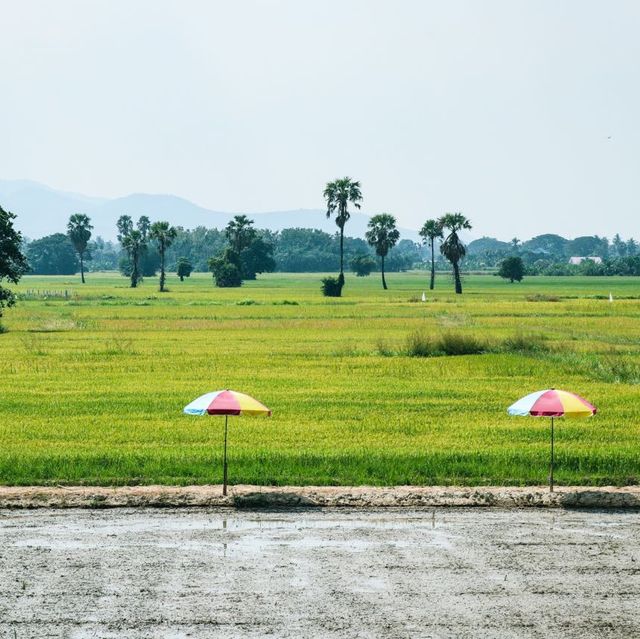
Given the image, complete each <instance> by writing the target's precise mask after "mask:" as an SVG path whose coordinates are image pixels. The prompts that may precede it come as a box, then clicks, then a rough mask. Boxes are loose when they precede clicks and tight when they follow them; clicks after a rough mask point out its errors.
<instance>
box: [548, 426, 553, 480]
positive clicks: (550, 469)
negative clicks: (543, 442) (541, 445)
mask: <svg viewBox="0 0 640 639" xmlns="http://www.w3.org/2000/svg"><path fill="white" fill-rule="evenodd" d="M549 492H553V417H552V418H551V464H550V466H549Z"/></svg>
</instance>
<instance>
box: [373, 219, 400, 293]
mask: <svg viewBox="0 0 640 639" xmlns="http://www.w3.org/2000/svg"><path fill="white" fill-rule="evenodd" d="M368 227H369V228H368V230H367V232H366V233H365V238H366V240H367V242H369V244H370V245H371V246H373V247H374V248H375V250H376V255H379V256H380V270H381V272H382V288H383V289H384V290H385V291H386V290H387V282H386V280H385V279H384V258H385V257H386V255H387V253H388V252H389V250H390V249H392V248H393V247H394V246H395V245H396V244H397V243H398V240H399V239H400V231H398V229H397V228H396V218H395V217H393V215H389V214H388V213H380V214H379V215H374V216H373V217H372V218H371V219H370V220H369V224H368Z"/></svg>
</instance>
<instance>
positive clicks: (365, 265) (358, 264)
mask: <svg viewBox="0 0 640 639" xmlns="http://www.w3.org/2000/svg"><path fill="white" fill-rule="evenodd" d="M349 266H350V267H351V270H352V271H353V272H354V273H355V274H356V277H368V276H369V275H370V274H371V271H373V269H374V268H375V267H376V261H375V260H374V259H373V258H372V257H371V255H355V256H354V257H352V258H351V261H350V262H349Z"/></svg>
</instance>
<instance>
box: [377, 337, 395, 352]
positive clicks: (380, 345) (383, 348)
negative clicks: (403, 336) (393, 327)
mask: <svg viewBox="0 0 640 639" xmlns="http://www.w3.org/2000/svg"><path fill="white" fill-rule="evenodd" d="M376 353H377V354H378V355H382V356H383V357H393V355H395V352H394V350H393V348H391V346H390V345H389V342H388V341H387V340H386V339H385V338H384V337H379V338H378V339H377V340H376Z"/></svg>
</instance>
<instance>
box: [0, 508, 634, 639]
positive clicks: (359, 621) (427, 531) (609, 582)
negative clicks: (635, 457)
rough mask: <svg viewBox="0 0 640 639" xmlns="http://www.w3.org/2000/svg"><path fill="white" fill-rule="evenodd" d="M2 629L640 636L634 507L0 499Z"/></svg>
mask: <svg viewBox="0 0 640 639" xmlns="http://www.w3.org/2000/svg"><path fill="white" fill-rule="evenodd" d="M0 575H2V579H0V637H7V638H10V639H13V638H14V637H15V638H18V639H21V638H25V637H30V638H31V637H59V638H65V639H67V638H69V639H81V638H89V637H93V638H103V639H107V638H114V639H115V638H118V639H121V638H124V637H126V638H127V639H142V638H154V639H157V638H165V637H167V638H169V637H171V638H184V637H199V638H209V637H216V638H227V637H251V638H257V637H265V636H272V637H287V638H295V639H299V638H301V637H305V638H315V637H317V638H322V639H332V638H337V637H348V638H353V637H362V638H365V637H367V638H368V637H385V638H389V639H401V638H402V639H405V638H406V639H409V638H411V639H414V638H416V637H483V638H487V637H489V638H490V637H496V638H498V637H499V638H500V639H509V638H515V637H518V638H521V637H545V638H546V637H568V638H571V637H576V638H580V639H585V638H589V637H598V638H603V637H606V638H610V637H616V638H617V637H620V638H623V637H624V638H629V637H634V636H636V637H637V636H640V608H639V607H638V601H640V514H638V513H637V512H636V511H633V510H626V511H598V510H589V511H583V510H540V509H527V510H521V509H509V510H503V509H498V508H494V509H488V510H487V509H483V510H479V509H477V508H476V509H465V508H460V509H451V508H446V509H432V510H425V509H422V510H419V511H413V510H409V509H406V510H389V509H386V510H382V509H380V510H352V509H315V510H310V509H306V510H298V511H282V512H276V511H252V510H247V511H242V510H230V509H208V508H199V509H190V508H181V509H171V508H164V509H151V508H150V509H143V510H141V509H130V508H122V509H118V510H86V509H85V510H48V509H42V510H3V511H0Z"/></svg>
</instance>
